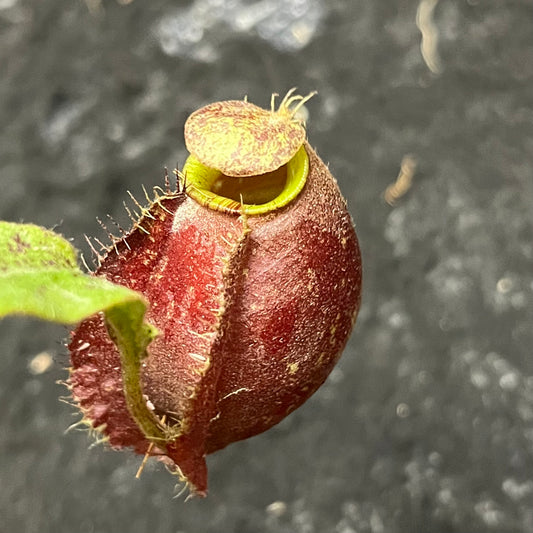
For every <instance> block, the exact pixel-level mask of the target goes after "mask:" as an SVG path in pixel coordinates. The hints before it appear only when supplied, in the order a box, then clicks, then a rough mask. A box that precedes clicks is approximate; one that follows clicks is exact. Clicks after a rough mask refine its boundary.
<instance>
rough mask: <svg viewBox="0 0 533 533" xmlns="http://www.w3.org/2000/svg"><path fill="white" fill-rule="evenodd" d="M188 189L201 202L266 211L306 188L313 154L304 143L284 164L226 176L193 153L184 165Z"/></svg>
mask: <svg viewBox="0 0 533 533" xmlns="http://www.w3.org/2000/svg"><path fill="white" fill-rule="evenodd" d="M183 174H184V176H185V184H186V192H187V194H188V195H189V196H190V197H191V198H193V199H194V200H196V201H197V202H198V203H199V204H201V205H204V206H206V207H208V208H209V209H213V210H215V211H222V212H224V213H231V214H236V215H242V214H245V215H262V214H265V213H269V212H270V211H274V210H276V209H279V208H281V207H284V206H286V205H287V204H289V203H290V202H292V201H293V200H294V199H295V198H296V197H297V196H298V194H299V193H300V192H301V190H302V189H303V187H304V185H305V182H306V180H307V176H308V174H309V157H308V155H307V152H306V150H305V145H302V146H301V147H300V148H299V150H298V151H297V152H296V154H295V155H294V156H293V157H292V158H291V159H290V160H289V161H288V162H287V163H286V164H285V165H282V166H281V167H280V168H278V169H276V170H274V171H272V172H267V173H266V174H258V175H256V176H246V177H232V176H226V175H225V174H224V173H222V172H221V171H220V170H217V169H215V168H210V167H207V166H205V165H203V164H202V163H200V161H198V159H196V158H195V157H194V156H192V155H191V156H189V157H188V159H187V161H186V162H185V166H184V167H183Z"/></svg>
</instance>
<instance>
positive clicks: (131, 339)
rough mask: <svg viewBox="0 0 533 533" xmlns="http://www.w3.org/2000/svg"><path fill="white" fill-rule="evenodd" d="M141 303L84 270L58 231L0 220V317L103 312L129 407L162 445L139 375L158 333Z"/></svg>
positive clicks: (76, 318) (59, 317)
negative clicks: (115, 347) (116, 347)
mask: <svg viewBox="0 0 533 533" xmlns="http://www.w3.org/2000/svg"><path fill="white" fill-rule="evenodd" d="M146 305H147V304H146V301H145V299H144V298H143V296H142V295H141V294H140V293H138V292H135V291H132V290H130V289H128V288H127V287H123V286H122V285H116V284H114V283H111V282H110V281H108V280H106V279H104V278H100V277H96V276H92V275H88V274H84V273H83V272H82V271H81V270H80V269H79V267H78V265H77V252H76V250H75V248H74V247H73V246H72V245H71V244H70V243H69V242H68V241H66V240H65V239H64V238H63V237H61V236H60V235H58V234H57V233H54V232H53V231H49V230H46V229H44V228H41V227H39V226H35V225H32V224H16V223H12V222H3V221H0V318H3V317H4V316H6V315H27V316H33V317H37V318H41V319H44V320H49V321H52V322H59V323H62V324H74V323H77V322H80V321H81V320H83V319H85V318H88V317H90V316H92V315H94V314H96V313H98V312H100V311H104V312H105V316H106V323H107V326H108V330H109V333H110V336H111V337H112V339H113V340H114V342H115V344H116V345H117V346H118V348H119V351H120V356H121V363H122V376H123V386H124V394H125V396H126V400H127V404H128V408H129V410H130V412H131V414H132V415H133V417H134V418H135V420H136V421H137V423H138V424H139V426H140V427H141V429H142V430H143V432H144V434H145V435H146V436H147V438H149V439H152V440H153V441H154V442H156V443H157V444H158V445H159V446H161V444H162V442H161V441H164V440H166V437H165V435H166V433H165V431H166V428H165V426H164V425H163V424H161V422H160V421H159V419H157V418H156V417H155V415H154V414H153V413H152V412H151V411H150V410H149V409H148V408H147V407H146V402H145V401H144V399H143V395H142V388H141V382H140V377H139V376H140V367H141V361H142V359H143V358H144V357H146V355H147V353H146V348H147V346H148V344H149V343H150V342H151V341H152V339H153V338H154V337H155V336H156V334H157V332H156V330H155V328H154V327H153V326H151V325H149V324H148V323H146V322H144V315H145V312H146Z"/></svg>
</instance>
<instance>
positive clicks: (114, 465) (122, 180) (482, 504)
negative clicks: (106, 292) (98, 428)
mask: <svg viewBox="0 0 533 533" xmlns="http://www.w3.org/2000/svg"><path fill="white" fill-rule="evenodd" d="M95 5H96V4H95V3H94V0H93V2H90V3H89V7H91V10H90V9H89V8H88V6H87V5H86V4H85V3H84V2H82V1H76V2H73V1H71V0H54V1H52V0H49V1H47V2H30V1H23V0H20V1H17V0H3V1H2V0H0V126H1V127H0V180H1V192H0V216H1V218H4V219H8V220H15V221H21V220H23V221H26V222H34V223H38V224H42V225H45V226H48V227H52V226H55V225H57V224H59V225H60V226H59V230H60V231H61V232H62V233H63V234H65V235H66V236H68V237H70V238H73V239H74V242H75V243H76V245H78V246H79V247H81V248H82V249H84V250H85V251H86V252H87V250H86V246H85V244H84V242H83V234H84V233H87V234H99V230H98V226H97V223H96V222H95V217H96V216H99V217H100V218H103V217H104V216H105V215H106V214H107V213H109V214H111V215H112V216H114V217H115V218H116V219H118V220H119V221H121V222H122V223H124V224H126V220H127V218H126V215H125V213H124V209H123V207H122V201H123V200H125V199H126V192H125V191H126V189H130V190H131V191H132V192H133V193H134V194H136V195H137V196H142V192H141V184H145V185H147V186H152V185H156V184H160V183H161V176H162V168H163V166H165V165H166V166H169V167H173V166H174V165H175V164H176V162H178V163H179V164H182V163H183V162H184V159H185V150H184V145H183V134H182V128H183V122H184V120H185V118H186V117H187V115H188V114H189V113H190V112H191V111H192V110H194V109H195V108H197V107H199V106H200V105H203V104H205V103H208V102H211V101H216V100H221V99H235V98H242V97H243V96H244V95H245V94H248V96H249V99H250V100H251V101H252V102H255V103H258V104H260V105H264V106H267V105H268V104H269V102H270V93H271V92H273V91H276V92H279V93H284V92H286V91H287V90H288V89H289V88H290V87H292V86H298V87H299V88H300V91H301V92H302V93H306V92H308V91H310V90H313V89H317V90H318V92H319V96H317V97H315V98H314V99H313V100H312V101H311V102H309V104H308V109H309V112H310V121H309V126H308V131H309V139H310V142H311V144H312V145H313V146H315V147H316V148H317V149H318V151H319V153H320V155H321V156H322V158H323V159H324V160H326V161H329V163H330V167H331V169H332V171H333V173H334V175H335V176H336V177H337V178H338V180H339V183H340V186H341V188H342V190H343V191H344V193H345V195H346V197H347V199H348V202H349V206H350V209H351V212H352V213H353V216H354V219H355V221H356V224H357V230H358V234H359V237H360V241H361V247H362V251H363V257H364V267H365V271H364V297H363V301H364V305H363V308H362V311H361V314H360V318H359V321H358V323H357V326H356V329H355V332H354V334H353V336H352V338H351V340H350V343H349V345H348V347H347V349H346V351H345V353H344V356H343V358H342V360H341V362H340V364H339V365H338V367H337V369H336V370H335V371H334V372H333V374H332V375H331V377H330V379H329V380H328V381H327V383H326V384H325V385H324V386H323V387H322V389H321V390H320V391H319V392H318V393H317V394H316V395H315V396H314V397H313V398H312V399H311V400H310V401H309V402H308V403H307V404H306V405H305V406H304V407H302V408H301V409H299V410H298V411H297V412H296V413H294V414H293V415H291V416H290V417H289V418H287V419H286V420H285V421H284V422H282V423H281V424H280V425H279V426H277V427H276V428H274V429H272V430H271V431H269V432H267V433H265V434H263V435H260V436H258V437H255V438H253V439H250V440H248V441H245V442H241V443H238V444H234V445H232V446H230V447H229V448H227V449H226V450H224V451H222V452H219V453H217V454H215V455H214V456H212V457H210V458H209V461H208V463H209V468H210V494H209V497H208V498H207V499H206V500H193V501H189V502H187V503H183V501H182V499H178V500H173V499H172V497H173V495H174V494H175V492H174V479H173V478H172V477H171V476H170V475H169V474H168V473H167V472H166V471H165V470H164V469H163V468H162V467H160V466H157V465H153V466H149V467H148V468H147V469H146V470H145V472H144V474H143V477H142V479H141V480H136V479H134V475H135V472H136V470H137V467H138V466H139V462H140V458H139V457H134V456H133V455H130V454H127V453H115V452H112V451H108V450H106V449H104V448H103V447H102V446H96V447H93V448H91V449H88V446H89V444H90V443H91V442H92V441H91V439H89V437H88V436H87V434H86V433H83V432H77V431H75V430H74V431H71V432H69V433H67V434H64V430H65V429H66V428H67V427H68V426H70V425H71V424H72V423H73V422H75V421H76V420H77V419H78V417H77V416H75V415H74V416H73V413H74V410H73V409H72V408H71V407H70V406H68V405H66V404H64V403H61V402H59V401H58V396H60V395H63V394H66V390H65V389H64V388H63V387H61V386H60V385H56V384H55V381H56V380H59V379H63V378H65V377H66V372H65V371H64V370H63V367H66V366H68V358H67V356H66V353H65V349H64V348H63V347H62V345H61V344H60V342H59V341H60V339H62V338H64V336H65V333H66V331H65V329H64V328H61V327H56V326H50V325H47V324H42V323H38V322H34V321H29V320H22V319H8V320H4V321H3V323H2V324H0V335H1V338H0V346H1V353H2V372H1V373H0V427H1V430H0V431H1V433H0V531H2V532H3V531H6V532H12V531H24V532H27V533H32V532H39V533H47V532H54V533H74V532H83V533H85V532H98V533H100V532H102V533H108V532H119V531H129V532H131V533H137V532H139V533H140V532H146V531H150V532H152V533H163V532H184V533H185V532H193V531H206V532H220V531H224V532H228V533H230V532H239V533H246V532H255V531H261V532H284V533H285V532H287V533H288V532H297V533H300V532H301V533H312V532H325V531H328V532H329V531H331V532H338V533H356V532H357V533H363V532H364V533H366V532H372V533H380V532H384V533H385V532H387V533H388V532H411V531H425V532H443V533H444V532H490V531H494V532H499V533H505V532H532V531H533V357H532V347H533V170H532V162H531V157H532V153H533V102H532V99H533V96H532V95H533V92H532V91H531V87H532V82H533V4H532V3H531V2H530V1H525V0H524V1H518V0H516V1H513V2H511V1H509V2H501V1H474V0H472V1H470V2H467V1H459V0H455V1H447V0H441V1H440V2H436V1H435V0H424V1H423V2H421V3H420V4H419V3H418V2H417V1H416V0H403V1H399V2H374V1H370V0H367V1H362V0H345V1H338V2H326V1H325V0H322V1H320V0H301V1H298V0H291V1H288V0H286V1H285V2H281V1H280V2H276V1H275V0H264V1H261V2H246V1H245V0H231V1H228V2H225V3H224V2H221V1H218V2H217V1H215V0H196V1H195V2H194V3H191V2H174V3H172V2H167V1H162V0H154V1H152V2H150V3H148V2H141V1H140V0H135V1H133V2H131V3H130V4H128V5H120V4H119V3H116V2H112V1H106V2H105V3H104V9H103V10H100V11H98V10H97V9H96V7H95ZM417 10H418V13H419V16H418V26H417ZM421 30H423V33H424V36H425V39H424V43H425V44H424V54H422V53H421V48H420V45H421V37H422V33H421ZM435 37H436V38H437V42H436V43H435V41H434V39H435ZM435 44H436V48H434V46H433V45H435ZM407 154H412V156H413V157H414V158H415V159H416V161H417V163H418V166H417V168H416V172H415V174H414V178H413V181H412V187H411V189H410V190H409V191H407V192H406V193H405V195H404V196H403V197H401V198H399V199H397V200H396V202H395V203H394V205H393V206H391V205H388V204H387V203H386V202H385V201H384V199H383V193H384V191H385V189H386V188H387V186H388V185H389V184H391V183H392V182H394V180H395V179H396V176H397V175H398V172H399V169H400V164H401V161H402V159H403V158H404V156H406V155H407ZM43 351H45V352H48V353H49V354H51V355H52V356H53V358H54V360H55V364H54V365H53V366H52V367H51V368H49V369H47V370H46V371H43V368H44V367H39V365H37V364H36V360H35V359H34V358H35V356H36V355H37V354H39V353H40V352H43ZM44 360H45V361H46V357H44ZM32 361H33V364H31V363H32ZM37 361H39V360H37Z"/></svg>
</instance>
